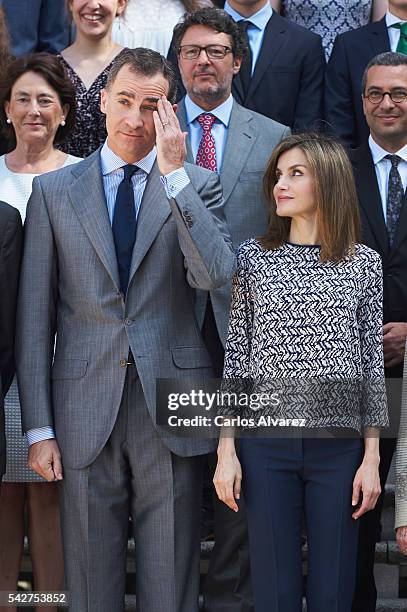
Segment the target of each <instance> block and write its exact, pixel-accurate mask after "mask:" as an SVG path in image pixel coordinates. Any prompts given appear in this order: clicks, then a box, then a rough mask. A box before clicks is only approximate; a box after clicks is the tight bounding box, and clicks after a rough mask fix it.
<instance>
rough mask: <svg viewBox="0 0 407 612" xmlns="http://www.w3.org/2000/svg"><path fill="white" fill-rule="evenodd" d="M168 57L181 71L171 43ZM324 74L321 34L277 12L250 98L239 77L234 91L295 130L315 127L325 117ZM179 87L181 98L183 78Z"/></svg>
mask: <svg viewBox="0 0 407 612" xmlns="http://www.w3.org/2000/svg"><path fill="white" fill-rule="evenodd" d="M168 59H170V60H171V61H172V63H173V64H174V66H175V67H176V69H177V70H178V67H177V57H176V54H175V53H174V49H173V48H172V45H171V48H170V52H169V55H168ZM324 72H325V55H324V51H323V48H322V42H321V38H320V36H318V35H317V34H314V33H313V32H310V31H309V30H307V29H305V28H303V27H301V26H298V25H297V24H295V23H292V22H291V21H289V20H288V19H284V17H280V15H279V14H278V13H276V12H275V11H273V15H272V17H271V19H270V20H269V22H268V24H267V26H266V30H265V32H264V39H263V44H262V48H261V51H260V55H259V57H258V59H257V62H256V67H255V70H254V74H253V77H252V80H251V84H250V88H249V91H248V93H247V96H244V95H243V90H242V83H241V80H240V76H239V75H237V76H236V77H235V78H234V79H233V84H232V94H233V97H234V98H235V100H236V101H237V102H238V103H239V104H241V105H242V106H245V107H246V108H249V109H250V110H253V111H256V112H257V113H261V114H262V115H265V116H266V117H270V119H274V120H275V121H278V122H279V123H282V124H283V125H287V126H289V127H290V128H292V129H294V130H295V131H300V130H303V129H316V128H319V127H320V123H319V120H321V119H322V117H323V88H324ZM178 74H179V73H178ZM179 89H180V95H179V99H180V98H181V97H182V96H183V95H185V89H184V88H183V86H182V82H181V79H180V78H179Z"/></svg>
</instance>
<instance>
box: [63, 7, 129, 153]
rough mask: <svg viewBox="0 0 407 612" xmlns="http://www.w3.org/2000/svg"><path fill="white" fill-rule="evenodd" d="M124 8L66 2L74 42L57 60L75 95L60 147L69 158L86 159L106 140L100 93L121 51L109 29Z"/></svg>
mask: <svg viewBox="0 0 407 612" xmlns="http://www.w3.org/2000/svg"><path fill="white" fill-rule="evenodd" d="M126 4H127V0H99V1H98V2H94V0H67V6H68V9H69V11H70V14H71V17H72V20H73V22H74V24H75V26H76V38H75V41H74V43H73V44H72V45H71V46H69V47H67V48H66V49H64V50H63V51H61V53H60V55H58V56H57V57H58V59H59V60H60V62H61V63H62V65H63V66H64V68H65V70H66V71H67V73H68V76H69V78H70V79H71V81H72V83H73V85H74V88H75V91H76V102H77V107H78V108H77V113H76V124H75V129H74V131H73V132H72V134H71V135H70V136H69V137H68V138H67V139H66V140H65V142H64V143H63V144H62V145H61V149H62V150H63V151H65V152H66V153H69V154H71V155H76V156H78V157H87V156H88V155H90V154H91V153H93V152H94V151H96V149H97V148H98V147H99V146H100V145H102V144H103V142H104V141H105V140H106V122H105V116H104V115H103V113H102V111H101V110H100V92H101V90H102V89H103V88H104V87H105V85H106V81H107V77H108V74H109V70H110V67H111V65H112V62H113V60H114V58H115V57H116V56H117V55H118V54H119V53H120V51H121V50H122V49H123V47H122V46H121V45H118V44H117V43H115V42H114V41H113V40H112V27H113V21H114V19H115V17H116V16H118V15H121V13H122V12H123V11H124V9H125V8H126Z"/></svg>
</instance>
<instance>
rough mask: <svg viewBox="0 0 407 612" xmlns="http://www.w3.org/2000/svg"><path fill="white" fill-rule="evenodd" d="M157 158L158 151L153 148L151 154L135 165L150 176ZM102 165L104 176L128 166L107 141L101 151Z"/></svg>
mask: <svg viewBox="0 0 407 612" xmlns="http://www.w3.org/2000/svg"><path fill="white" fill-rule="evenodd" d="M156 157H157V150H156V148H155V147H153V148H152V149H151V151H150V153H147V155H146V156H145V157H143V159H139V161H138V162H136V163H135V164H134V165H135V166H138V167H139V168H140V169H141V170H143V171H144V172H145V173H146V174H150V172H151V169H152V167H153V166H154V162H155V159H156ZM100 163H101V168H102V175H103V176H105V175H106V174H110V172H114V171H116V170H118V169H119V168H123V166H127V162H125V161H124V160H123V159H121V158H120V157H119V156H118V155H116V153H114V152H113V151H112V149H111V148H110V147H109V145H108V144H107V140H106V141H105V143H104V144H103V147H102V149H101V151H100Z"/></svg>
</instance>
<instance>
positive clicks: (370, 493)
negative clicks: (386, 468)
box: [352, 457, 381, 519]
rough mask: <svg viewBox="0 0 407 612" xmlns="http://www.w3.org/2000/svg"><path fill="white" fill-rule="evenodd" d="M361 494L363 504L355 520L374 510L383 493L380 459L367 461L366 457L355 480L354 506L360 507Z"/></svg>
mask: <svg viewBox="0 0 407 612" xmlns="http://www.w3.org/2000/svg"><path fill="white" fill-rule="evenodd" d="M361 493H362V503H361V506H360V508H359V509H358V510H356V512H354V513H353V514H352V518H354V519H358V518H360V517H361V516H362V514H365V512H368V511H369V510H373V508H374V507H375V505H376V502H377V500H378V497H379V495H380V493H381V487H380V477H379V460H378V458H376V459H366V457H365V458H364V459H363V461H362V464H361V466H360V467H359V469H358V471H357V472H356V475H355V478H354V480H353V493H352V506H357V505H358V503H359V501H360V494H361Z"/></svg>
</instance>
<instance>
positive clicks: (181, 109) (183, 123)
mask: <svg viewBox="0 0 407 612" xmlns="http://www.w3.org/2000/svg"><path fill="white" fill-rule="evenodd" d="M177 117H178V121H179V125H180V127H181V130H182V131H183V132H188V136H187V157H186V161H187V162H189V163H190V164H194V163H195V160H194V156H193V154H192V149H191V139H190V137H189V129H188V124H187V114H186V111H185V98H182V100H181V101H180V102H179V103H178V108H177Z"/></svg>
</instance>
